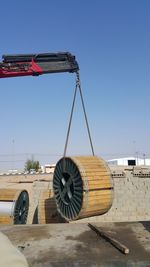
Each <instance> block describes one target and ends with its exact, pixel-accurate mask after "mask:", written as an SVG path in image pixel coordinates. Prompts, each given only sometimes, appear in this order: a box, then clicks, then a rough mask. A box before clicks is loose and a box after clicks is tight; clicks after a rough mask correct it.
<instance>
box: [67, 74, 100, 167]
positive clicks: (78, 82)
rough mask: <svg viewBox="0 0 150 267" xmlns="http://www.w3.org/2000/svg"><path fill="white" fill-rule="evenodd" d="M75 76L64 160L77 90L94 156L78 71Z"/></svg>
mask: <svg viewBox="0 0 150 267" xmlns="http://www.w3.org/2000/svg"><path fill="white" fill-rule="evenodd" d="M76 75H77V77H76V86H75V91H74V96H73V102H72V108H71V113H70V119H69V124H68V130H67V136H66V142H65V148H64V154H63V157H64V158H65V157H66V152H67V147H68V141H69V135H70V129H71V123H72V117H73V112H74V106H75V101H76V95H77V89H79V93H80V97H81V103H82V108H83V113H84V117H85V122H86V127H87V132H88V137H89V141H90V145H91V150H92V155H93V156H94V154H95V153H94V148H93V143H92V138H91V133H90V128H89V123H88V119H87V114H86V110H85V104H84V99H83V94H82V89H81V82H80V75H79V72H78V71H77V72H76ZM64 164H65V162H64ZM64 169H65V166H64Z"/></svg>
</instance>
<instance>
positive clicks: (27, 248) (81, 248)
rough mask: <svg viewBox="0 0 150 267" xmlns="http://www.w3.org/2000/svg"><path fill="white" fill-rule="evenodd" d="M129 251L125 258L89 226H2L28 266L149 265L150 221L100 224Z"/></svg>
mask: <svg viewBox="0 0 150 267" xmlns="http://www.w3.org/2000/svg"><path fill="white" fill-rule="evenodd" d="M96 225H97V226H98V227H99V228H100V229H103V230H105V231H107V233H109V235H111V236H112V237H115V238H116V239H117V240H118V241H120V242H122V243H123V244H124V245H126V246H127V247H128V248H129V249H130V253H129V254H128V255H123V254H122V253H121V252H120V251H118V250H117V249H116V248H114V247H113V246H112V245H111V244H110V243H108V242H106V241H105V240H103V239H101V238H100V237H98V236H97V235H96V233H95V232H93V231H92V230H91V229H90V228H89V227H88V226H87V224H52V225H26V226H1V227H0V231H2V232H3V233H4V234H6V235H7V236H8V237H9V239H10V240H11V241H12V243H13V244H14V245H15V246H17V247H19V249H20V250H21V251H22V252H23V254H24V255H25V257H26V259H27V261H28V263H29V266H32V267H48V266H54V267H59V266H62V267H63V266H65V267H73V266H75V267H78V266H93V267H97V266H118V267H119V266H128V267H130V266H132V267H133V266H137V267H140V266H142V267H148V266H150V222H141V223H105V224H104V223H97V224H96Z"/></svg>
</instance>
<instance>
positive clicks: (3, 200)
mask: <svg viewBox="0 0 150 267" xmlns="http://www.w3.org/2000/svg"><path fill="white" fill-rule="evenodd" d="M28 209H29V196H28V192H27V191H25V190H18V189H7V188H3V189H2V188H1V189H0V224H25V223H26V221H27V216H28Z"/></svg>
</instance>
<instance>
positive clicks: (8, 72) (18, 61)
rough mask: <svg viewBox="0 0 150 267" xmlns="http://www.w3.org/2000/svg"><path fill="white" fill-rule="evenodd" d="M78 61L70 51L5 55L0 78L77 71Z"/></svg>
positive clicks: (0, 69)
mask: <svg viewBox="0 0 150 267" xmlns="http://www.w3.org/2000/svg"><path fill="white" fill-rule="evenodd" d="M78 70H79V66H78V63H77V61H76V59H75V56H73V55H72V54H71V53H69V52H60V53H42V54H19V55H3V56H2V62H0V78H8V77H19V76H38V75H42V74H47V73H58V72H77V71H78Z"/></svg>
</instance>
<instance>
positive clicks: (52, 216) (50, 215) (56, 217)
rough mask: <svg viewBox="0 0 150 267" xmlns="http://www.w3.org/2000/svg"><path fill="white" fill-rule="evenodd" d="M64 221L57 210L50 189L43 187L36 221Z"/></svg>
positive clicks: (40, 222) (46, 222) (45, 222)
mask: <svg viewBox="0 0 150 267" xmlns="http://www.w3.org/2000/svg"><path fill="white" fill-rule="evenodd" d="M61 222H65V221H64V219H63V218H62V217H61V216H60V214H59V213H58V211H57V206H56V202H55V198H54V195H53V192H52V190H51V189H43V190H42V192H41V194H40V198H39V204H38V223H39V224H48V223H61Z"/></svg>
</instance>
